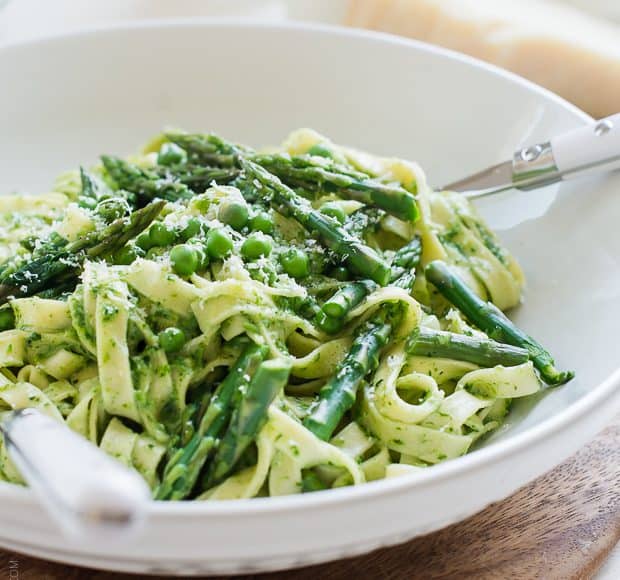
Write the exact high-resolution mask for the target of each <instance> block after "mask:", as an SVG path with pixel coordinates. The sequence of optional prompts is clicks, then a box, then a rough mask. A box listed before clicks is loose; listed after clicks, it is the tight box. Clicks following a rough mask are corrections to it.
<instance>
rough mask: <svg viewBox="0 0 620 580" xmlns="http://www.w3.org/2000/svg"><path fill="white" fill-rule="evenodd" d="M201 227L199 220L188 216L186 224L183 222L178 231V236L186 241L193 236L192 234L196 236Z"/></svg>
mask: <svg viewBox="0 0 620 580" xmlns="http://www.w3.org/2000/svg"><path fill="white" fill-rule="evenodd" d="M201 229H202V228H201V225H200V220H199V219H198V218H194V217H193V218H190V219H189V220H187V224H185V226H184V227H183V229H182V230H181V232H180V233H179V237H180V238H181V239H182V240H183V241H184V242H187V240H189V239H191V238H193V237H194V236H197V235H198V234H199V233H200V231H201Z"/></svg>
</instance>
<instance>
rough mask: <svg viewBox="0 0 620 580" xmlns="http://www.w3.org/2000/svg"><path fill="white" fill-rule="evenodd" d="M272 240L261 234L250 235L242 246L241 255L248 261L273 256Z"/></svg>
mask: <svg viewBox="0 0 620 580" xmlns="http://www.w3.org/2000/svg"><path fill="white" fill-rule="evenodd" d="M271 249H272V244H271V240H270V239H269V238H268V237H267V236H265V235H264V234H261V233H260V232H257V233H253V234H250V235H249V236H248V237H247V238H246V240H245V241H244V242H243V244H242V245H241V255H242V256H243V257H244V258H245V259H246V260H256V259H258V258H260V257H262V256H268V255H269V254H271Z"/></svg>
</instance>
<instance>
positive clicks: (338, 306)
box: [321, 280, 377, 318]
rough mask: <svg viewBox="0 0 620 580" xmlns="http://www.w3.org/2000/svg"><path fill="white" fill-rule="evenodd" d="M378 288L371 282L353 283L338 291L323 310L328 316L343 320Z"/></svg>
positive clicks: (324, 305)
mask: <svg viewBox="0 0 620 580" xmlns="http://www.w3.org/2000/svg"><path fill="white" fill-rule="evenodd" d="M376 288H377V285H376V284H375V283H374V282H372V281H371V280H360V281H359V282H353V283H352V284H348V285H346V286H345V287H344V288H341V289H340V290H338V292H336V293H335V294H334V295H333V296H332V297H331V298H330V299H329V300H327V301H326V302H325V304H323V306H322V307H321V310H322V311H323V312H324V313H325V314H327V315H328V316H333V317H334V318H343V317H345V316H346V315H347V314H348V313H349V312H350V311H351V310H352V309H353V308H355V307H356V306H357V305H358V304H359V303H360V302H361V301H362V300H364V298H366V296H368V294H370V293H371V292H373V291H374V290H376Z"/></svg>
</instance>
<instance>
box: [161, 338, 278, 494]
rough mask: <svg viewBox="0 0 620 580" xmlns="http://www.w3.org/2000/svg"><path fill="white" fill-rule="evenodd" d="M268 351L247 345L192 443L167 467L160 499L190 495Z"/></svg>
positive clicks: (217, 394) (210, 406)
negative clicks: (235, 406) (234, 402)
mask: <svg viewBox="0 0 620 580" xmlns="http://www.w3.org/2000/svg"><path fill="white" fill-rule="evenodd" d="M267 352H268V349H267V348H266V347H264V346H258V345H256V344H254V343H250V344H248V345H246V346H245V348H244V350H243V352H242V353H241V355H240V356H239V358H238V359H237V360H236V361H235V363H234V364H233V365H232V366H231V367H230V370H229V372H228V375H227V376H226V378H225V379H224V380H223V381H222V382H221V383H220V385H219V386H218V387H217V389H216V390H215V393H214V394H213V396H212V397H211V400H210V402H209V405H208V407H207V409H206V411H205V413H204V415H203V416H202V419H201V420H200V424H199V426H198V428H197V430H196V432H195V433H194V435H193V436H192V438H191V440H190V441H189V443H188V444H187V445H186V446H185V447H183V448H181V449H178V450H176V451H175V453H174V454H173V455H172V456H171V458H170V460H169V461H168V463H167V464H166V467H165V469H164V475H163V478H162V483H161V485H160V486H159V489H158V490H157V492H156V495H155V497H156V498H157V499H172V500H179V499H183V498H184V497H187V496H188V495H189V494H190V493H191V491H192V489H193V487H194V485H195V483H196V481H197V480H198V475H199V474H200V471H201V470H202V468H203V466H204V464H205V462H206V461H207V458H208V456H209V454H210V452H211V451H212V450H213V448H214V447H215V444H216V440H217V438H218V437H220V435H221V434H222V432H223V430H224V429H225V428H226V425H227V424H228V422H229V419H230V417H231V414H232V410H233V400H234V399H235V396H236V395H239V394H240V392H241V390H242V389H246V388H247V386H248V384H249V381H250V377H251V376H252V375H253V374H254V373H255V371H256V369H257V368H258V366H259V365H260V363H261V361H262V360H263V359H264V358H265V357H266V356H267Z"/></svg>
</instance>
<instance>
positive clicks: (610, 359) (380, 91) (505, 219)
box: [0, 22, 620, 574]
mask: <svg viewBox="0 0 620 580" xmlns="http://www.w3.org/2000/svg"><path fill="white" fill-rule="evenodd" d="M0 78H1V79H2V90H1V91H0V127H2V131H0V190H3V191H12V190H32V191H41V190H44V189H45V188H46V187H48V186H49V185H50V184H51V182H52V179H53V177H54V176H55V175H56V174H57V173H58V172H59V171H61V170H64V169H66V168H70V167H75V166H76V165H77V164H79V163H81V164H88V163H89V162H91V161H94V160H95V158H96V156H97V154H99V153H101V152H115V153H128V152H131V151H132V150H135V149H136V148H137V147H138V146H139V145H140V144H141V143H142V142H143V141H144V140H145V139H146V138H147V137H148V136H149V135H151V134H153V133H155V132H157V131H158V130H159V129H160V128H161V127H163V126H166V125H169V126H170V125H172V126H178V127H184V128H188V129H195V130H215V131H218V132H221V133H222V134H224V135H225V136H228V137H230V138H231V139H234V140H239V141H247V142H249V143H252V144H256V145H258V144H265V143H277V142H279V141H280V140H281V139H282V138H283V136H284V135H286V133H287V132H288V131H289V130H290V129H293V128H296V127H299V126H311V127H314V128H316V129H318V130H319V131H322V132H324V133H326V134H328V135H329V136H330V137H332V138H333V139H334V140H335V141H337V142H342V143H347V144H351V145H355V146H357V147H360V148H362V149H367V150H369V151H374V152H377V153H382V154H392V155H398V156H403V157H407V158H411V159H416V160H418V161H419V162H420V163H421V164H422V166H423V167H425V168H426V170H427V173H428V175H429V179H430V181H431V182H432V183H435V184H441V183H445V182H447V181H449V180H451V179H453V178H456V177H460V176H462V175H464V174H467V173H468V172H471V171H473V170H475V169H479V168H482V167H484V166H486V165H489V164H491V163H493V162H497V161H500V160H504V159H506V158H508V157H509V156H510V155H511V153H512V151H513V150H514V149H515V148H516V147H518V146H520V145H523V144H526V143H529V142H536V141H540V140H544V139H546V138H548V137H549V136H551V135H553V134H554V133H558V132H560V131H563V130H567V129H569V128H571V127H574V126H576V125H579V124H582V123H585V122H588V120H589V119H588V117H587V116H586V115H585V114H583V113H581V112H579V111H578V110H576V109H575V108H574V107H572V106H571V105H569V104H567V103H566V102H564V101H562V100H561V99H559V98H557V97H555V96H554V95H552V94H550V93H548V92H546V91H544V90H542V89H540V88H538V87H536V86H534V85H532V84H530V83H528V82H526V81H524V80H522V79H519V78H517V77H515V76H512V75H510V74H508V73H505V72H502V71H500V70H498V69H495V68H492V67H489V66H486V65H484V64H481V63H479V62H476V61H474V60H471V59H468V58H464V57H462V56H459V55H456V54H453V53H450V52H446V51H444V50H440V49H437V48H433V47H430V46H426V45H423V44H419V43H413V42H409V41H405V40H400V39H397V38H394V37H389V36H385V35H377V34H371V33H367V32H351V31H344V30H339V29H335V28H324V27H318V26H268V25H249V24H248V25H239V24H237V25H235V24H231V23H225V22H198V23H196V22H194V23H172V24H171V23H167V24H148V25H137V26H136V25H132V26H131V27H125V28H117V29H114V30H98V31H92V32H89V33H83V34H78V35H72V36H65V37H58V38H54V39H48V40H43V41H40V42H34V43H29V44H23V45H18V46H11V47H4V48H2V49H1V50H0ZM619 190H620V180H619V178H618V176H614V177H608V178H605V179H598V180H596V181H593V180H591V181H581V182H578V183H573V184H564V185H562V186H561V187H552V188H547V189H546V190H543V191H538V192H530V193H527V194H523V193H521V194H516V193H515V194H507V195H504V196H503V197H502V198H501V199H495V200H491V201H488V202H484V205H482V202H481V204H480V207H481V209H482V210H483V211H484V212H485V214H486V215H487V216H488V217H489V219H490V221H491V223H492V224H494V225H495V226H497V227H500V228H501V229H503V230H504V231H503V232H502V236H503V238H504V240H505V242H506V243H507V244H508V245H509V246H510V247H511V248H512V249H513V250H514V252H515V253H516V255H517V256H518V257H519V258H520V260H521V262H522V264H523V266H524V269H525V272H526V274H527V276H528V278H529V288H528V291H527V296H526V302H525V305H524V306H523V307H522V308H520V309H519V312H517V313H515V315H516V318H517V321H518V323H519V324H521V325H522V326H523V328H525V329H526V330H527V331H529V332H530V333H532V334H533V335H534V336H536V337H538V338H539V339H540V340H541V341H542V342H543V344H545V345H548V346H549V348H550V349H551V350H552V351H553V353H555V354H556V355H557V359H558V362H559V365H560V366H562V367H570V368H574V369H575V370H576V371H577V378H576V379H575V380H574V381H573V382H571V383H569V384H568V385H566V386H564V387H561V388H559V389H555V390H551V391H549V392H548V393H546V394H545V395H544V396H542V397H540V398H539V399H538V400H537V401H536V402H535V403H531V402H529V403H527V404H525V405H521V406H519V405H517V406H516V408H515V410H514V411H513V412H512V413H511V416H510V419H509V422H508V425H507V427H506V428H504V429H503V430H502V432H501V433H499V434H496V435H495V436H494V437H493V438H492V439H491V440H490V441H488V442H487V443H486V444H485V445H484V447H483V448H482V449H479V450H477V451H475V452H473V453H472V454H470V455H468V456H466V457H463V458H460V459H457V460H454V461H451V462H449V463H446V464H443V465H440V466H437V467H434V468H432V469H429V470H427V471H425V472H424V473H423V474H420V475H415V476H408V477H402V478H398V479H392V480H388V481H381V482H378V483H371V484H367V485H365V486H360V487H358V488H348V489H340V490H335V491H328V492H323V493H318V494H310V495H306V496H295V497H284V498H274V499H257V500H248V501H238V502H228V503H209V502H207V503H183V504H181V503H174V504H153V505H152V509H151V513H150V519H149V523H148V526H147V529H146V530H145V532H144V534H143V535H142V536H140V537H137V538H136V539H135V540H131V541H124V542H123V543H117V544H101V543H89V542H88V541H85V540H80V539H73V540H68V539H66V538H64V537H63V536H61V535H60V533H59V531H58V530H57V529H56V528H55V526H54V524H53V523H52V522H51V521H50V520H49V518H48V517H47V515H46V514H45V513H42V511H41V509H40V507H39V506H38V504H37V503H36V501H35V500H34V498H33V497H32V495H31V493H30V492H29V491H28V490H26V489H22V488H17V487H14V486H10V485H6V484H3V485H0V545H2V546H3V547H5V548H9V549H15V550H18V551H21V552H26V553H29V554H34V555H38V556H41V557H44V558H50V559H55V560H62V561H66V562H73V563H76V564H83V565H89V566H95V567H101V568H108V569H117V570H128V571H136V572H162V573H165V572H168V573H176V574H204V573H233V572H248V571H265V570H273V569H278V568H285V567H292V566H301V565H305V564H310V563H316V562H320V561H325V560H329V559H334V558H340V557H344V556H351V555H354V554H359V553H361V552H366V551H369V550H372V549H374V548H378V547H380V546H386V545H389V544H394V543H397V542H401V541H404V540H407V539H409V538H412V537H413V536H415V535H418V534H423V533H427V532H430V531H432V530H435V529H437V528H440V527H442V526H445V525H447V524H450V523H453V522H456V521H458V520H461V519H463V518H465V517H467V516H469V515H471V514H473V513H474V512H476V511H478V510H480V509H482V508H483V507H485V506H486V505H488V504H489V503H491V502H493V501H497V500H499V499H502V498H504V497H506V496H507V495H509V494H510V493H512V492H513V491H515V490H516V489H517V488H518V487H520V486H522V485H523V484H525V483H526V482H528V481H530V480H532V479H533V478H535V477H536V476H538V475H540V474H542V473H543V472H545V471H547V470H549V469H550V468H552V467H553V466H554V465H556V464H558V463H559V462H560V461H562V460H563V459H565V458H566V457H567V456H568V455H570V454H571V453H573V452H574V451H576V450H577V449H578V448H579V447H580V446H581V445H583V444H584V443H585V442H586V441H587V440H588V438H590V437H591V436H592V435H593V434H594V433H595V432H596V431H597V430H599V429H600V428H602V427H603V426H604V425H605V423H606V422H607V421H608V420H610V419H611V417H612V416H613V414H614V413H615V412H616V411H617V410H618V408H619V406H620V393H619V389H618V384H619V383H620V373H619V372H617V371H616V367H617V366H618V364H619V362H620V346H619V345H620V342H619V341H618V339H617V332H616V328H617V324H618V321H620V300H618V298H619V295H620V261H619V258H618V256H620V233H619V231H618V217H620V195H619Z"/></svg>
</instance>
